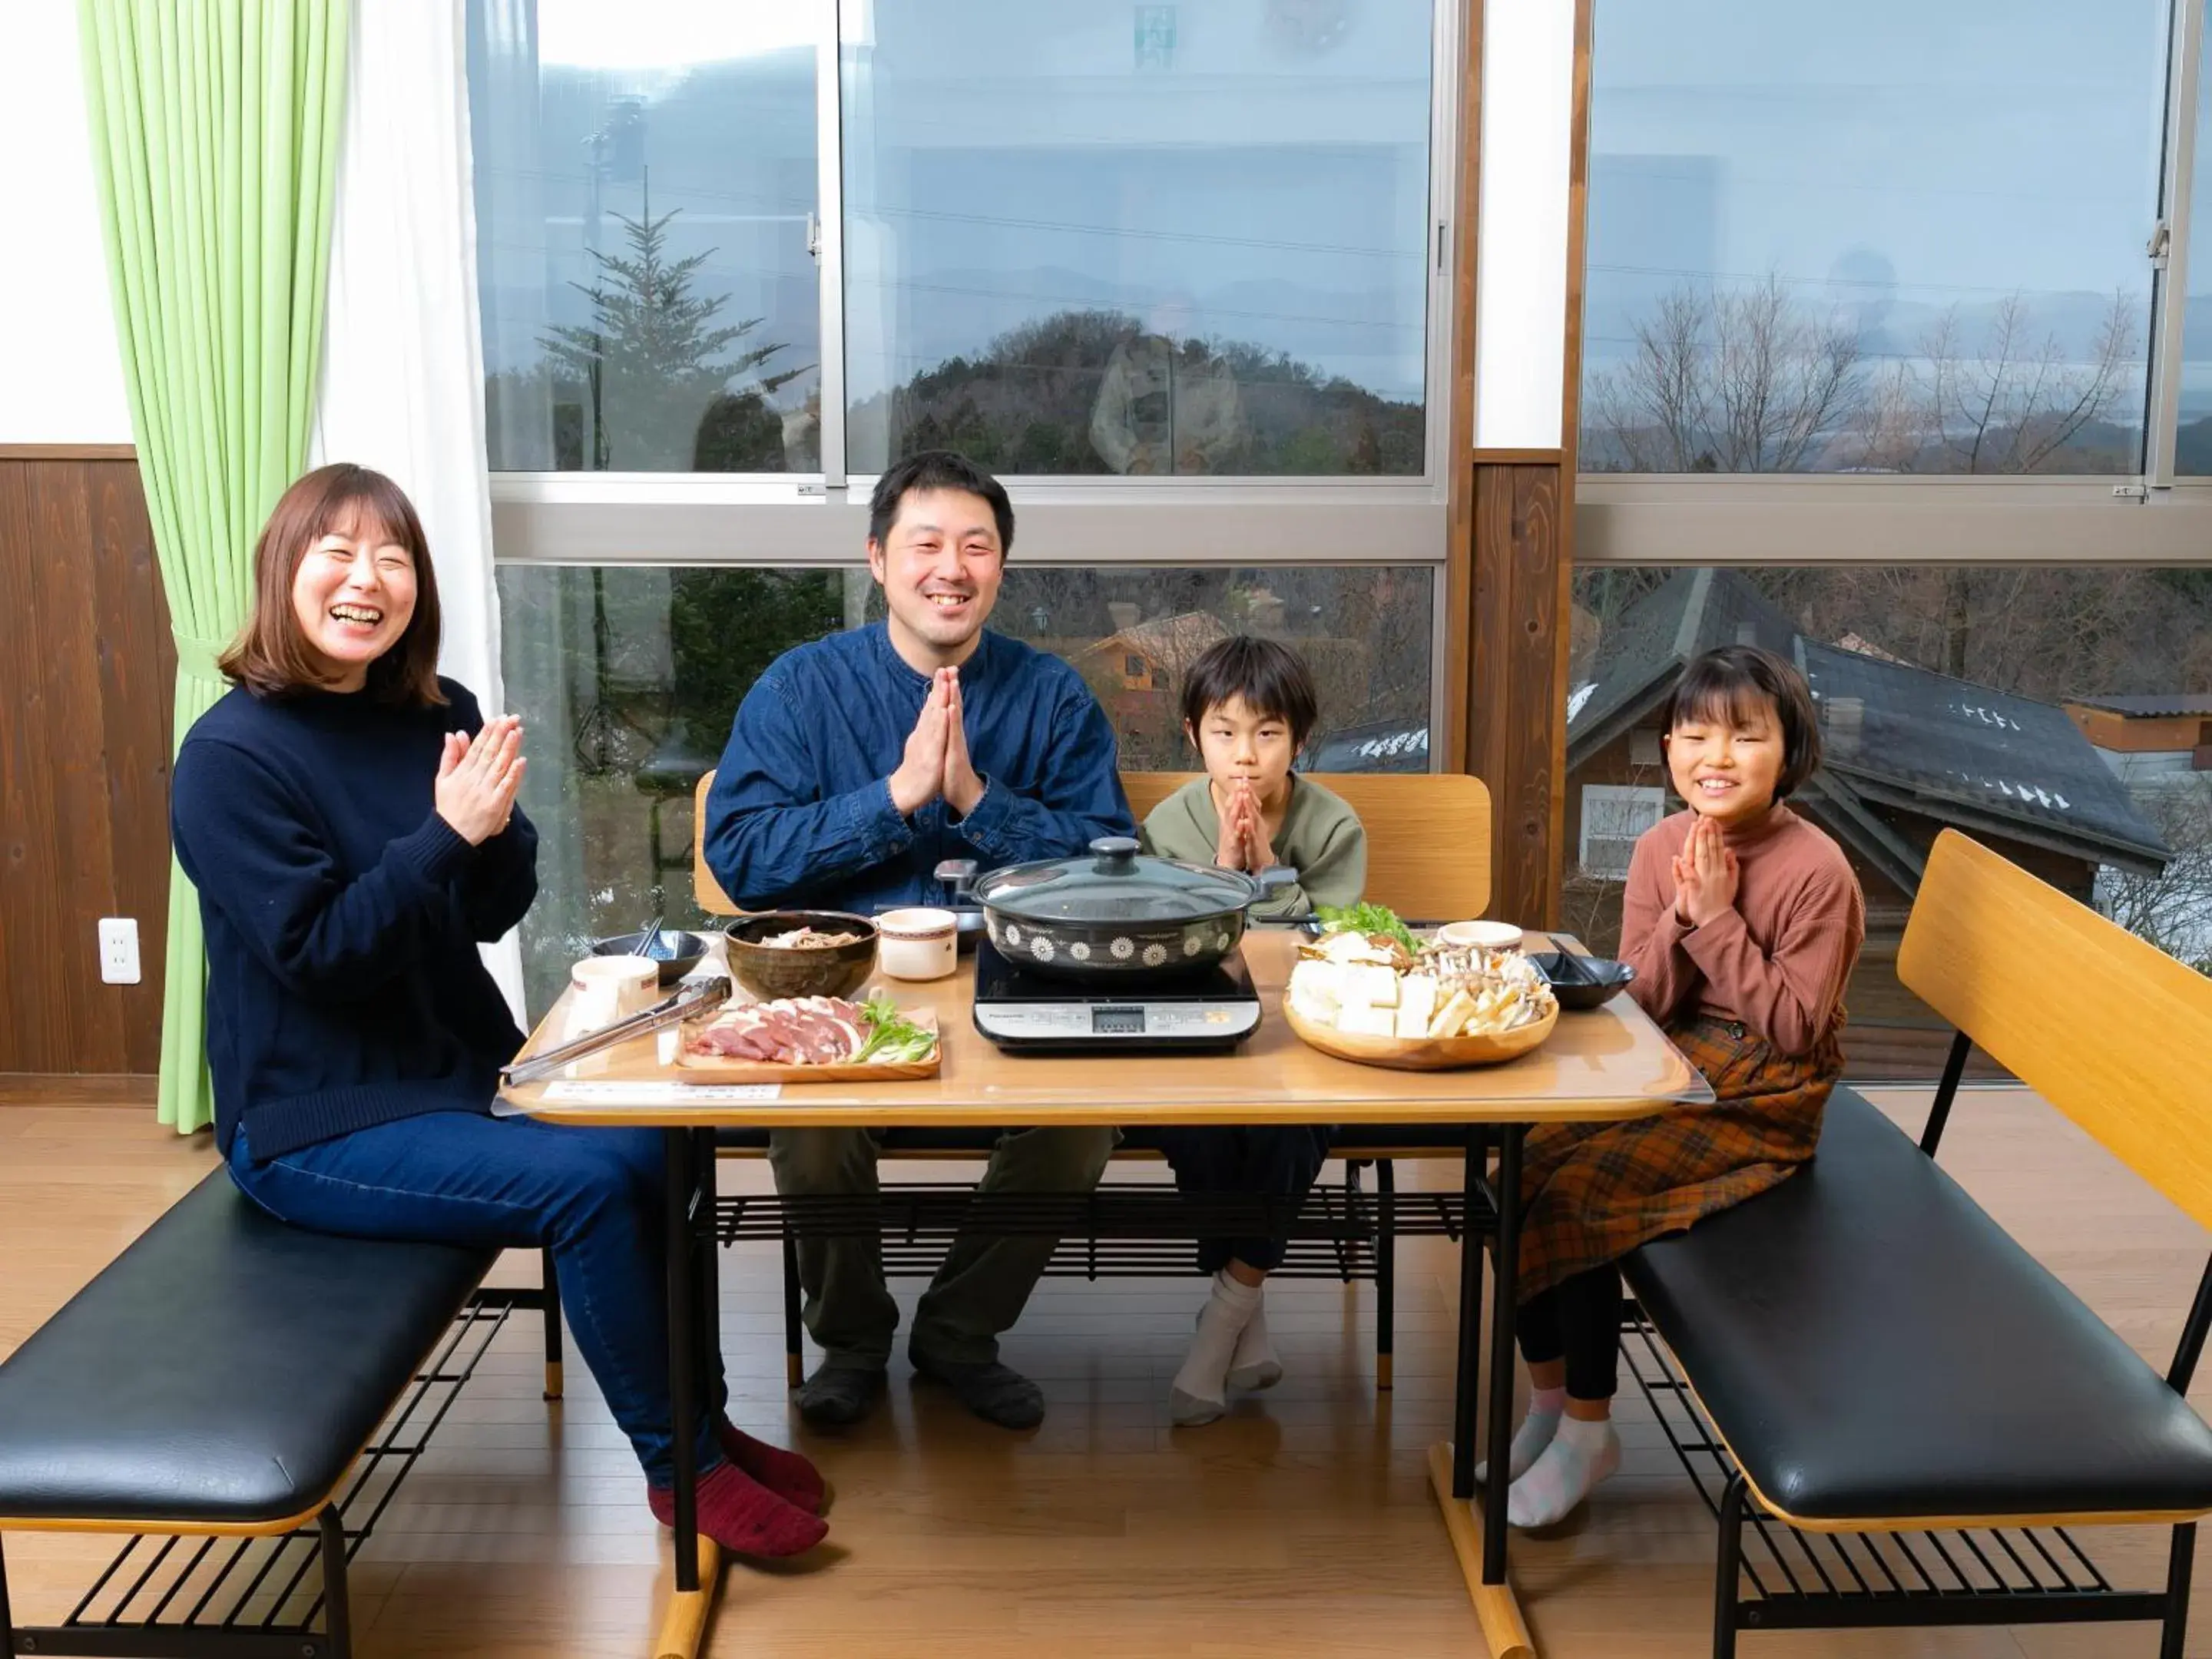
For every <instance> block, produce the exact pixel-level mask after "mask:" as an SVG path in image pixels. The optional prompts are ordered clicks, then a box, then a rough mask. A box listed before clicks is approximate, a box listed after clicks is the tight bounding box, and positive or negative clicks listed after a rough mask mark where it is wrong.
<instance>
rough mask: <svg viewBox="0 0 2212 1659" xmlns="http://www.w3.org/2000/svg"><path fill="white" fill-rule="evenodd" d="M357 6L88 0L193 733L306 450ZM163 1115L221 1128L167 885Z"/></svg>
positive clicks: (120, 320)
mask: <svg viewBox="0 0 2212 1659" xmlns="http://www.w3.org/2000/svg"><path fill="white" fill-rule="evenodd" d="M346 6H347V0H154V3H148V0H80V18H81V22H82V40H83V46H84V67H85V78H86V83H87V87H88V106H89V108H90V112H91V125H92V154H93V172H94V176H95V177H96V178H97V179H98V180H99V188H100V216H101V220H102V222H103V224H104V225H105V227H106V240H107V263H108V273H109V276H110V279H111V281H112V286H113V289H114V295H115V316H116V325H117V330H116V331H117V335H118V339H119V341H120V343H121V345H122V350H123V377H124V381H125V386H126V387H127V389H128V391H129V394H130V398H131V429H132V431H133V433H134V435H136V437H137V446H138V470H139V472H140V473H141V475H142V476H143V477H144V480H145V485H146V505H147V507H148V509H149V513H150V515H151V517H152V520H153V526H154V546H155V556H156V557H157V559H158V560H159V562H160V564H161V586H162V587H163V589H164V591H165V592H167V595H168V600H169V620H170V626H171V628H172V629H173V631H174V633H175V635H176V641H177V713H176V725H175V729H174V732H173V739H172V742H173V744H174V743H176V742H180V741H181V740H182V739H183V738H184V735H185V732H188V731H190V730H191V725H192V722H193V721H194V720H197V719H198V718H199V717H200V716H201V715H202V714H204V713H206V712H207V710H208V709H209V708H211V707H212V706H213V705H214V703H215V701H216V698H217V697H219V696H222V693H223V691H224V690H225V687H224V684H223V681H222V678H221V677H220V676H219V675H218V674H217V673H216V666H215V661H216V654H217V653H219V652H221V651H222V648H223V647H224V646H225V645H226V644H228V641H230V639H231V637H232V635H234V634H235V633H236V632H237V630H238V628H239V626H240V623H243V622H244V621H245V618H246V606H247V603H248V601H249V599H251V597H252V558H253V542H254V538H255V537H256V536H258V534H259V533H260V529H261V525H262V521H263V520H264V519H265V518H267V516H268V514H269V510H270V507H273V506H275V505H276V497H277V496H278V495H281V494H282V493H283V489H284V487H285V486H286V485H287V484H289V483H291V481H292V480H293V479H294V478H295V477H297V476H298V475H299V473H300V472H301V470H302V469H303V468H304V466H305V465H306V463H307V435H308V431H309V428H310V426H311V424H312V422H313V417H314V408H315V371H316V360H317V356H318V354H319V350H320V348H321V344H322V331H323V288H324V278H325V270H326V267H327V264H328V260H329V253H330V243H331V196H332V192H333V191H334V189H335V185H336V180H337V154H338V135H339V132H340V130H341V125H342V118H343V113H344V97H345V50H346ZM162 986H163V994H162V1007H161V1108H160V1112H161V1121H162V1122H164V1123H170V1124H173V1125H175V1126H176V1127H177V1129H178V1130H179V1132H180V1133H189V1132H190V1131H191V1130H194V1129H197V1128H199V1127H202V1126H203V1125H204V1124H206V1123H208V1122H210V1121H211V1120H212V1119H213V1117H214V1115H215V1112H214V1101H213V1098H212V1095H211V1092H210V1088H209V1084H208V1074H207V1042H206V1031H205V1025H204V1012H205V1003H206V994H207V959H206V954H205V951H204V943H203V940H202V939H201V935H200V914H199V902H198V898H197V895H195V894H194V893H193V891H192V889H191V884H189V883H187V882H186V881H185V878H184V874H183V872H181V871H179V870H177V869H176V868H175V867H174V866H173V865H172V866H171V870H170V877H169V948H168V963H167V970H166V975H165V977H164V979H163V981H162Z"/></svg>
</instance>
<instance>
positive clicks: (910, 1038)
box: [852, 993, 937, 1065]
mask: <svg viewBox="0 0 2212 1659" xmlns="http://www.w3.org/2000/svg"><path fill="white" fill-rule="evenodd" d="M860 1018H861V1019H862V1020H863V1021H864V1022H866V1025H867V1027H868V1038H867V1041H866V1042H863V1043H862V1044H861V1045H860V1053H859V1054H855V1055H854V1056H853V1060H852V1063H853V1064H854V1065H860V1064H864V1063H866V1061H869V1060H882V1061H883V1062H884V1063H885V1064H887V1065H899V1064H902V1063H904V1062H906V1061H908V1060H927V1059H928V1058H929V1055H930V1051H931V1050H932V1049H933V1048H936V1047H937V1033H936V1032H935V1031H933V1030H930V1029H929V1027H927V1025H917V1024H915V1023H914V1022H913V1021H912V1020H910V1019H908V1018H907V1017H906V1016H905V1015H904V1014H902V1013H901V1012H899V1011H898V1005H897V1004H896V1003H894V1002H893V1001H892V1000H890V998H889V997H887V996H884V995H883V994H881V993H878V994H876V995H874V996H872V997H870V998H869V999H868V1000H867V1001H866V1002H865V1003H863V1004H861V1005H860Z"/></svg>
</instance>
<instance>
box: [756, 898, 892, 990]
mask: <svg viewBox="0 0 2212 1659" xmlns="http://www.w3.org/2000/svg"><path fill="white" fill-rule="evenodd" d="M801 927H811V928H813V929H814V930H815V931H816V932H817V933H856V934H858V935H860V937H859V938H858V939H856V940H855V941H854V943H852V944H850V945H808V946H804V947H798V948H792V949H783V948H779V947H777V946H774V945H763V944H762V943H761V941H762V940H763V939H768V938H770V937H772V936H773V935H775V934H777V933H793V932H795V931H797V930H798V929H799V928H801ZM722 933H723V935H724V937H725V938H726V939H728V940H729V945H728V947H727V949H728V955H729V962H730V973H731V975H732V977H733V978H734V979H736V981H738V984H740V985H742V986H744V987H745V989H747V990H748V991H750V992H751V993H752V994H754V995H755V996H757V997H758V998H760V999H761V1000H763V1001H764V1002H772V1001H775V1000H776V999H778V998H780V997H846V996H850V995H852V994H853V993H854V992H855V991H857V990H859V989H860V987H861V986H863V985H865V984H866V983H867V980H868V975H870V974H872V973H873V972H874V971H875V966H876V924H875V923H874V921H872V920H870V919H869V918H868V917H866V916H859V915H853V914H852V913H851V912H850V911H846V910H763V911H762V912H760V913H759V914H758V915H750V916H740V917H738V919H737V920H736V921H733V922H732V923H730V925H729V926H728V927H725V928H724V929H723V930H722Z"/></svg>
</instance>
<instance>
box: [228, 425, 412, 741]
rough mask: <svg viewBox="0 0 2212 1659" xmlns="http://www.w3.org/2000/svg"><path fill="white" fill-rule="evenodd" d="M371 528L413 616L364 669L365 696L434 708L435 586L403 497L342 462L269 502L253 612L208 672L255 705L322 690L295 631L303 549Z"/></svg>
mask: <svg viewBox="0 0 2212 1659" xmlns="http://www.w3.org/2000/svg"><path fill="white" fill-rule="evenodd" d="M370 528H374V529H375V530H377V531H379V532H381V533H382V534H383V535H385V536H386V537H388V538H391V540H392V542H394V543H396V544H398V545H399V546H401V547H404V548H405V549H406V550H407V555H408V557H409V558H410V559H411V560H413V561H414V564H415V614H414V615H413V616H412V617H410V618H409V619H408V623H407V628H406V631H405V632H404V633H403V634H401V635H400V636H399V638H398V641H397V642H396V643H394V644H393V646H392V649H390V650H389V651H387V652H386V653H384V654H383V655H382V656H380V657H379V658H378V659H376V660H375V661H374V662H373V663H371V664H369V665H368V695H369V696H371V697H373V698H374V699H375V700H376V701H377V702H388V703H396V704H398V705H399V706H400V707H401V708H437V707H439V706H440V705H441V704H443V703H444V702H445V701H446V694H445V693H444V692H442V691H441V690H439V689H438V629H439V620H438V578H437V574H436V573H435V571H434V570H432V568H430V546H429V544H428V542H427V541H425V540H424V539H423V537H422V520H420V519H418V518H416V516H415V504H414V503H413V502H412V501H409V500H408V499H407V494H406V492H405V491H404V490H403V489H400V487H399V486H398V484H396V483H392V480H391V479H389V478H387V477H385V476H384V474H382V473H381V472H374V471H370V470H369V469H368V467H365V466H356V465H353V464H352V463H351V462H350V461H335V462H332V463H331V465H328V466H319V467H317V468H316V469H315V470H314V471H313V472H310V473H308V474H307V475H306V476H305V477H302V478H301V479H299V480H298V481H297V482H296V483H294V484H293V485H292V487H291V488H290V489H287V490H286V491H285V492H284V493H283V495H282V496H280V497H278V499H277V501H276V507H275V508H274V510H272V511H271V512H270V514H269V522H268V523H267V524H266V525H265V526H263V527H262V531H261V539H260V541H259V542H258V543H257V544H255V545H254V549H253V613H252V615H251V616H250V617H247V618H246V627H245V629H244V630H243V631H242V632H241V633H240V635H239V636H238V639H237V641H235V642H234V644H233V645H232V646H231V647H230V649H228V651H226V652H224V653H222V657H221V658H220V659H218V661H217V663H216V666H217V667H219V668H221V669H222V672H223V675H224V677H225V678H228V679H229V680H231V681H233V682H234V684H239V685H242V686H244V687H246V690H249V691H252V692H253V693H254V694H255V695H256V696H264V697H287V696H296V695H297V694H299V693H300V692H302V691H313V690H319V689H321V688H322V687H323V686H325V684H328V682H327V680H326V679H325V671H324V670H323V668H322V666H321V663H320V659H319V658H318V656H317V655H316V653H315V651H314V649H313V647H311V646H310V645H309V644H308V643H307V637H306V635H303V634H302V633H301V630H300V618H299V615H298V613H297V612H296V611H295V610H294V609H293V606H292V584H293V582H294V581H295V580H296V579H297V578H298V575H299V572H300V561H301V559H303V558H305V557H306V556H307V550H308V549H310V548H312V547H313V546H314V545H315V544H316V543H318V542H319V541H321V540H322V538H324V537H325V536H327V535H329V534H330V533H331V532H332V531H338V532H348V533H352V534H359V533H361V532H362V531H363V530H366V529H370Z"/></svg>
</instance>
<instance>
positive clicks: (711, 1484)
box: [645, 1454, 829, 1556]
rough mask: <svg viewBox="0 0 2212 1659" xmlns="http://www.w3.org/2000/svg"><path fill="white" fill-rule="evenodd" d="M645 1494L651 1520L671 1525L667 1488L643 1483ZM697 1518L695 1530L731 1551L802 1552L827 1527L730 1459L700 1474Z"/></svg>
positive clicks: (672, 1507) (671, 1498) (672, 1506)
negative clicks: (697, 1525) (645, 1485)
mask: <svg viewBox="0 0 2212 1659" xmlns="http://www.w3.org/2000/svg"><path fill="white" fill-rule="evenodd" d="M786 1455H788V1454H786ZM801 1461H802V1462H803V1461H804V1460H803V1459H802V1460H801ZM645 1496H646V1502H647V1504H651V1505H652V1508H653V1517H654V1519H656V1520H658V1521H659V1522H660V1524H661V1525H662V1526H664V1527H668V1526H673V1525H675V1523H676V1493H675V1491H674V1489H673V1488H672V1487H668V1486H648V1487H647V1488H646V1494H645ZM698 1518H699V1530H700V1531H701V1532H702V1533H704V1534H706V1535H707V1536H708V1537H709V1538H711V1539H713V1540H714V1541H715V1542H716V1543H718V1544H720V1546H721V1547H723V1548H724V1549H726V1550H728V1551H730V1552H732V1553H733V1554H737V1555H758V1556H782V1555H799V1554H803V1553H805V1552H806V1551H808V1550H811V1549H812V1548H813V1547H815V1546H816V1545H817V1544H818V1543H820V1542H821V1541H823V1538H824V1537H826V1536H827V1535H828V1534H829V1523H828V1522H825V1521H823V1520H821V1519H820V1518H819V1517H817V1516H811V1515H808V1514H806V1513H805V1511H803V1510H799V1509H798V1508H796V1507H794V1506H793V1505H792V1504H787V1503H786V1502H784V1500H783V1499H782V1498H779V1497H777V1496H776V1495H775V1493H774V1492H770V1491H769V1489H768V1488H767V1487H765V1486H762V1485H760V1484H759V1483H758V1482H757V1481H756V1480H754V1479H753V1478H752V1477H751V1476H750V1475H749V1474H746V1473H745V1472H744V1470H743V1469H740V1468H738V1467H737V1466H736V1465H735V1464H733V1463H721V1464H718V1465H716V1466H715V1468H714V1469H713V1470H712V1471H710V1472H709V1473H708V1474H705V1475H703V1476H702V1477H701V1478H700V1481H699V1490H698Z"/></svg>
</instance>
